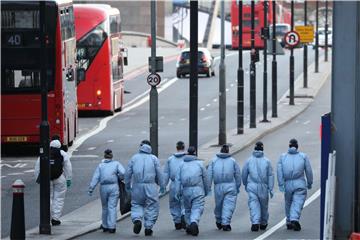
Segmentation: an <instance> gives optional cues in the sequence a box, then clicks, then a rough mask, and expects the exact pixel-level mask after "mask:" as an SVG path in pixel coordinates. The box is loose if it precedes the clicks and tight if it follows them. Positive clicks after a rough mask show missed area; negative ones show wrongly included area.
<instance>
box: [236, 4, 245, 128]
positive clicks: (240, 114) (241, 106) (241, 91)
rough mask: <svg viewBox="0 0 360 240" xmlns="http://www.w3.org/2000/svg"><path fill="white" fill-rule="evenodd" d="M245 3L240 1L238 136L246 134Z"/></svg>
mask: <svg viewBox="0 0 360 240" xmlns="http://www.w3.org/2000/svg"><path fill="white" fill-rule="evenodd" d="M242 12H243V3H242V1H239V12H238V14H239V16H238V18H239V24H238V33H239V66H238V72H237V134H243V133H244V69H243V41H242V32H243V13H242Z"/></svg>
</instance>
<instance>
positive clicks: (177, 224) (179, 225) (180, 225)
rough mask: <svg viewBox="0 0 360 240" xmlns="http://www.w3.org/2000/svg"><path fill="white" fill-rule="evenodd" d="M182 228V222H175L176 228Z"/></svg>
mask: <svg viewBox="0 0 360 240" xmlns="http://www.w3.org/2000/svg"><path fill="white" fill-rule="evenodd" d="M182 228H183V225H182V223H175V229H176V230H180V229H182Z"/></svg>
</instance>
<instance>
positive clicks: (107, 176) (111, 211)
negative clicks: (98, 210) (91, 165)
mask: <svg viewBox="0 0 360 240" xmlns="http://www.w3.org/2000/svg"><path fill="white" fill-rule="evenodd" d="M124 174H125V169H124V167H123V166H122V165H121V163H120V162H118V161H115V160H113V153H112V150H111V149H106V150H105V151H104V159H103V160H102V161H101V163H100V164H99V165H98V166H97V168H96V170H95V172H94V175H93V177H92V179H91V182H90V185H89V191H88V194H89V195H90V196H91V195H92V193H93V191H94V189H95V188H96V185H97V184H98V183H100V199H101V205H102V224H101V228H102V229H103V232H109V233H115V232H116V219H117V211H116V206H117V202H118V198H119V185H118V180H122V179H123V178H124Z"/></svg>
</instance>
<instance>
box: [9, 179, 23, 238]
mask: <svg viewBox="0 0 360 240" xmlns="http://www.w3.org/2000/svg"><path fill="white" fill-rule="evenodd" d="M12 188H13V205H12V214H11V230H10V239H25V214H24V188H25V185H24V182H23V181H22V180H21V179H18V180H16V181H15V182H14V183H13V185H12Z"/></svg>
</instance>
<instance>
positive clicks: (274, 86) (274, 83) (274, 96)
mask: <svg viewBox="0 0 360 240" xmlns="http://www.w3.org/2000/svg"><path fill="white" fill-rule="evenodd" d="M272 10H273V30H272V57H273V59H272V62H271V64H272V72H271V79H272V92H271V93H272V94H271V97H272V99H271V100H272V101H271V102H272V103H271V105H272V115H271V116H272V117H273V118H276V117H277V116H278V115H277V62H276V41H277V40H276V1H275V0H273V1H272Z"/></svg>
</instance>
